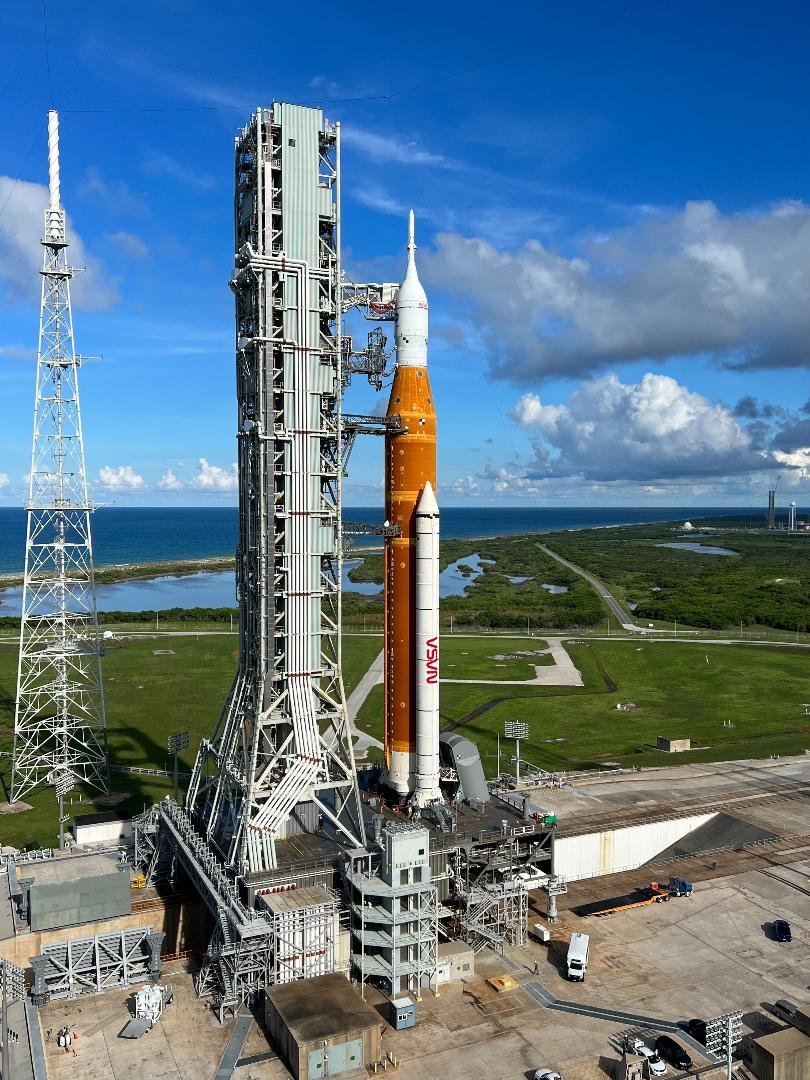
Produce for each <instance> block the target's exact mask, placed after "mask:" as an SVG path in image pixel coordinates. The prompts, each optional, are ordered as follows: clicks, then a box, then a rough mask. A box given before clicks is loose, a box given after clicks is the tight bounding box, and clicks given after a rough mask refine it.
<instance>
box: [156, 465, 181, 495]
mask: <svg viewBox="0 0 810 1080" xmlns="http://www.w3.org/2000/svg"><path fill="white" fill-rule="evenodd" d="M157 486H158V487H159V488H160V490H161V491H180V490H181V489H182V487H183V482H182V480H180V479H179V478H178V477H177V476H175V474H174V473H173V472H172V470H171V469H167V470H166V472H165V473H164V474H163V476H161V478H160V480H158V485H157Z"/></svg>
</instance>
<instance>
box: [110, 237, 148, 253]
mask: <svg viewBox="0 0 810 1080" xmlns="http://www.w3.org/2000/svg"><path fill="white" fill-rule="evenodd" d="M106 242H107V243H108V244H112V246H113V247H115V248H117V249H118V250H119V251H120V252H121V253H122V254H123V255H128V256H129V257H130V258H132V259H145V258H146V256H147V255H148V254H149V248H148V247H147V246H146V244H145V243H144V241H143V240H141V238H140V236H136V235H135V233H131V232H123V231H122V232H115V233H110V235H109V236H107V237H106Z"/></svg>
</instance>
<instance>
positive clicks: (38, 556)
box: [11, 112, 109, 802]
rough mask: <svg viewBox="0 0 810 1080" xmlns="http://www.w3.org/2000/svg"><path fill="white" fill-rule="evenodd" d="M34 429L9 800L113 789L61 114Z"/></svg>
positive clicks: (52, 123)
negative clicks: (43, 790) (69, 783)
mask: <svg viewBox="0 0 810 1080" xmlns="http://www.w3.org/2000/svg"><path fill="white" fill-rule="evenodd" d="M48 142H49V168H50V195H51V198H50V205H49V207H48V209H47V210H46V211H45V230H44V234H43V238H42V246H43V250H44V257H43V268H42V295H41V308H40V324H39V348H38V353H37V376H36V396H35V402H34V434H33V445H32V451H31V476H30V483H29V492H28V503H27V511H28V525H27V535H26V546H25V577H24V580H23V600H22V619H21V625H20V653H19V665H18V673H17V696H16V702H15V708H14V755H13V767H12V781H11V799H12V802H16V801H17V800H19V799H22V798H24V797H25V796H26V795H28V794H29V792H31V791H33V790H34V789H35V788H37V787H38V786H39V785H41V784H42V783H44V782H49V783H50V782H53V781H54V779H56V778H57V777H58V776H59V775H60V774H62V775H63V776H66V777H68V778H70V777H71V774H72V777H75V778H76V781H77V782H79V783H83V784H86V785H87V786H88V787H91V788H95V789H96V790H97V791H101V792H107V791H108V790H109V771H108V767H107V733H106V722H105V711H104V693H103V689H102V682H101V646H100V643H99V635H98V618H97V614H96V598H95V580H94V572H93V545H92V538H91V532H90V514H91V512H92V509H93V507H92V505H91V503H90V499H89V496H88V492H87V478H86V474H85V467H84V446H83V442H82V421H81V409H80V406H79V358H78V357H77V356H76V352H75V348H74V342H73V318H72V313H71V306H70V280H71V278H72V277H73V275H74V273H76V271H75V270H74V269H73V268H72V267H70V266H69V265H68V262H67V248H68V240H67V236H66V232H65V211H64V210H63V209H62V207H61V205H60V201H59V156H58V154H59V151H58V124H57V119H56V113H55V112H51V113H49V114H48Z"/></svg>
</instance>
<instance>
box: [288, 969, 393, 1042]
mask: <svg viewBox="0 0 810 1080" xmlns="http://www.w3.org/2000/svg"><path fill="white" fill-rule="evenodd" d="M267 1000H268V1002H270V1003H271V1005H272V1007H273V1008H274V1009H275V1010H276V1012H278V1014H279V1016H280V1017H281V1019H282V1020H283V1022H284V1024H285V1026H286V1027H287V1030H288V1031H289V1032H290V1034H291V1035H292V1036H293V1038H294V1039H295V1040H296V1042H297V1043H299V1045H300V1044H303V1043H311V1042H317V1041H318V1040H322V1039H332V1038H335V1037H336V1036H340V1035H346V1034H349V1033H351V1032H353V1031H359V1030H363V1029H365V1028H370V1027H376V1028H380V1027H382V1026H383V1022H382V1021H381V1019H380V1016H379V1013H378V1012H377V1011H376V1009H372V1007H371V1006H370V1005H367V1004H366V1002H365V1001H363V999H362V998H361V997H360V995H359V994H358V993H357V991H356V990H354V989H353V987H352V985H351V983H349V981H348V980H347V979H346V977H345V976H344V975H341V974H340V972H337V971H333V972H332V973H331V974H330V975H319V976H318V977H317V978H316V979H306V980H299V981H296V982H289V983H282V984H280V985H278V986H273V987H272V988H270V989H269V990H268V991H267Z"/></svg>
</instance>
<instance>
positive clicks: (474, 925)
mask: <svg viewBox="0 0 810 1080" xmlns="http://www.w3.org/2000/svg"><path fill="white" fill-rule="evenodd" d="M553 849H554V832H553V831H552V830H551V829H542V830H541V829H538V828H537V827H536V826H535V825H534V824H525V825H517V826H513V827H510V828H507V829H505V830H504V831H503V832H502V833H501V834H500V835H499V834H498V833H497V832H495V831H494V830H493V831H490V832H487V833H484V832H482V833H481V834H479V836H478V837H477V838H473V839H471V840H469V841H466V842H465V843H463V844H461V845H459V846H458V847H456V848H455V849H453V850H451V851H450V852H449V871H450V882H451V896H450V901H449V902H450V904H451V906H453V907H455V909H456V911H457V915H458V925H459V928H460V931H461V934H462V936H463V937H464V939H465V941H467V943H468V944H469V945H471V946H472V948H473V949H474V950H475V951H476V952H477V951H478V950H479V949H482V948H484V946H486V945H489V946H491V947H493V948H495V949H497V950H498V951H500V952H503V946H504V945H505V944H508V945H515V946H518V947H522V946H524V945H525V944H526V926H527V923H526V920H527V914H528V890H529V888H538V887H540V886H541V884H542V882H543V881H545V880H546V879H547V876H548V874H549V872H550V871H551V866H552V862H553Z"/></svg>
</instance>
